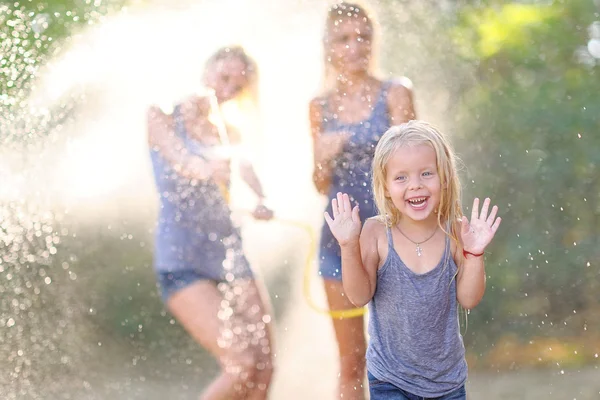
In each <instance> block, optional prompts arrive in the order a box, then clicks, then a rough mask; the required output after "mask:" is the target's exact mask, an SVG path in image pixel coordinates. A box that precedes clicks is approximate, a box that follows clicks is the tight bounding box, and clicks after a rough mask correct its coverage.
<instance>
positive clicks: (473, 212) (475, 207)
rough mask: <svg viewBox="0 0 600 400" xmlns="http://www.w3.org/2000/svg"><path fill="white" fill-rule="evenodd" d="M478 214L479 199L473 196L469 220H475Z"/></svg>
mask: <svg viewBox="0 0 600 400" xmlns="http://www.w3.org/2000/svg"><path fill="white" fill-rule="evenodd" d="M478 215H479V199H478V198H477V197H475V200H473V209H472V210H471V221H474V220H476V219H477V216H478Z"/></svg>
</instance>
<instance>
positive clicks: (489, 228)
mask: <svg viewBox="0 0 600 400" xmlns="http://www.w3.org/2000/svg"><path fill="white" fill-rule="evenodd" d="M489 207H490V199H489V198H486V199H485V200H484V201H483V206H482V207H481V214H480V213H479V199H478V198H476V199H475V200H473V209H472V211H471V222H469V221H468V219H467V217H466V216H463V217H462V221H461V229H460V236H461V239H462V243H463V249H464V250H465V251H467V252H469V253H472V254H481V253H483V252H484V251H485V248H486V246H487V245H488V244H489V243H490V242H491V241H492V239H493V238H494V235H495V234H496V231H497V230H498V227H499V226H500V222H501V221H502V219H501V218H500V217H498V218H496V213H497V212H498V207H497V206H494V207H492V210H491V212H490V213H489V215H488V210H489Z"/></svg>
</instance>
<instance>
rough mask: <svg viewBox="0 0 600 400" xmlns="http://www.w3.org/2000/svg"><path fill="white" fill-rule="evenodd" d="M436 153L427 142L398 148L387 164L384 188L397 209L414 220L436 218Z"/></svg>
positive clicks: (437, 197) (438, 199)
mask: <svg viewBox="0 0 600 400" xmlns="http://www.w3.org/2000/svg"><path fill="white" fill-rule="evenodd" d="M436 159H437V157H436V153H435V150H434V149H433V147H431V146H430V145H428V144H415V145H403V146H400V147H398V148H397V149H396V150H395V151H394V152H393V153H392V154H391V156H390V158H389V160H388V162H387V164H386V168H385V169H386V177H385V188H386V189H385V191H386V193H385V194H386V196H387V197H389V198H390V200H391V201H392V203H393V204H394V206H395V207H396V208H397V209H398V211H399V212H400V213H401V214H402V215H403V216H406V217H408V218H410V219H412V220H414V221H426V220H429V219H430V218H437V217H436V215H435V210H436V209H437V208H438V206H439V204H440V197H441V182H440V176H439V174H438V169H437V161H436Z"/></svg>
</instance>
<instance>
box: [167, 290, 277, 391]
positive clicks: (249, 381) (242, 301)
mask: <svg viewBox="0 0 600 400" xmlns="http://www.w3.org/2000/svg"><path fill="white" fill-rule="evenodd" d="M167 306H168V308H169V310H170V312H171V313H172V314H173V315H174V316H175V318H177V320H178V321H179V322H180V323H181V324H182V326H183V327H184V328H185V329H186V330H187V331H188V333H189V334H190V335H191V336H192V337H193V338H194V339H195V340H196V341H197V342H198V343H199V344H200V345H202V346H203V347H204V348H205V349H207V350H208V351H209V352H210V353H211V354H212V355H213V356H214V357H215V358H217V360H218V361H219V363H220V364H221V368H222V371H221V374H220V375H219V376H218V377H217V378H216V379H215V380H214V381H213V382H212V383H211V385H210V386H209V387H208V388H206V390H205V391H204V393H203V395H202V397H201V398H202V399H204V400H213V399H215V400H216V399H265V398H266V395H267V390H268V387H269V384H270V382H271V376H272V371H273V366H272V352H273V350H272V342H271V327H270V325H271V320H270V318H271V316H270V315H271V314H270V310H269V309H268V308H267V306H265V303H264V302H263V300H262V294H261V290H259V287H258V285H257V284H256V282H255V281H253V280H245V281H239V282H234V283H231V284H225V283H221V284H218V285H217V284H215V282H213V281H208V280H201V281H196V282H194V283H192V284H190V285H188V286H186V287H184V288H183V289H180V290H178V291H177V292H175V293H174V294H173V295H171V297H170V298H169V300H168V302H167Z"/></svg>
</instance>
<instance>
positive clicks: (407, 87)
mask: <svg viewBox="0 0 600 400" xmlns="http://www.w3.org/2000/svg"><path fill="white" fill-rule="evenodd" d="M387 103H388V110H389V114H390V119H391V122H392V125H399V124H401V123H403V122H408V121H410V120H412V119H415V118H417V113H416V112H415V105H414V99H413V91H412V82H411V81H410V79H408V78H402V79H400V80H398V82H394V83H393V84H392V85H391V86H390V88H389V89H388V98H387Z"/></svg>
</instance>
